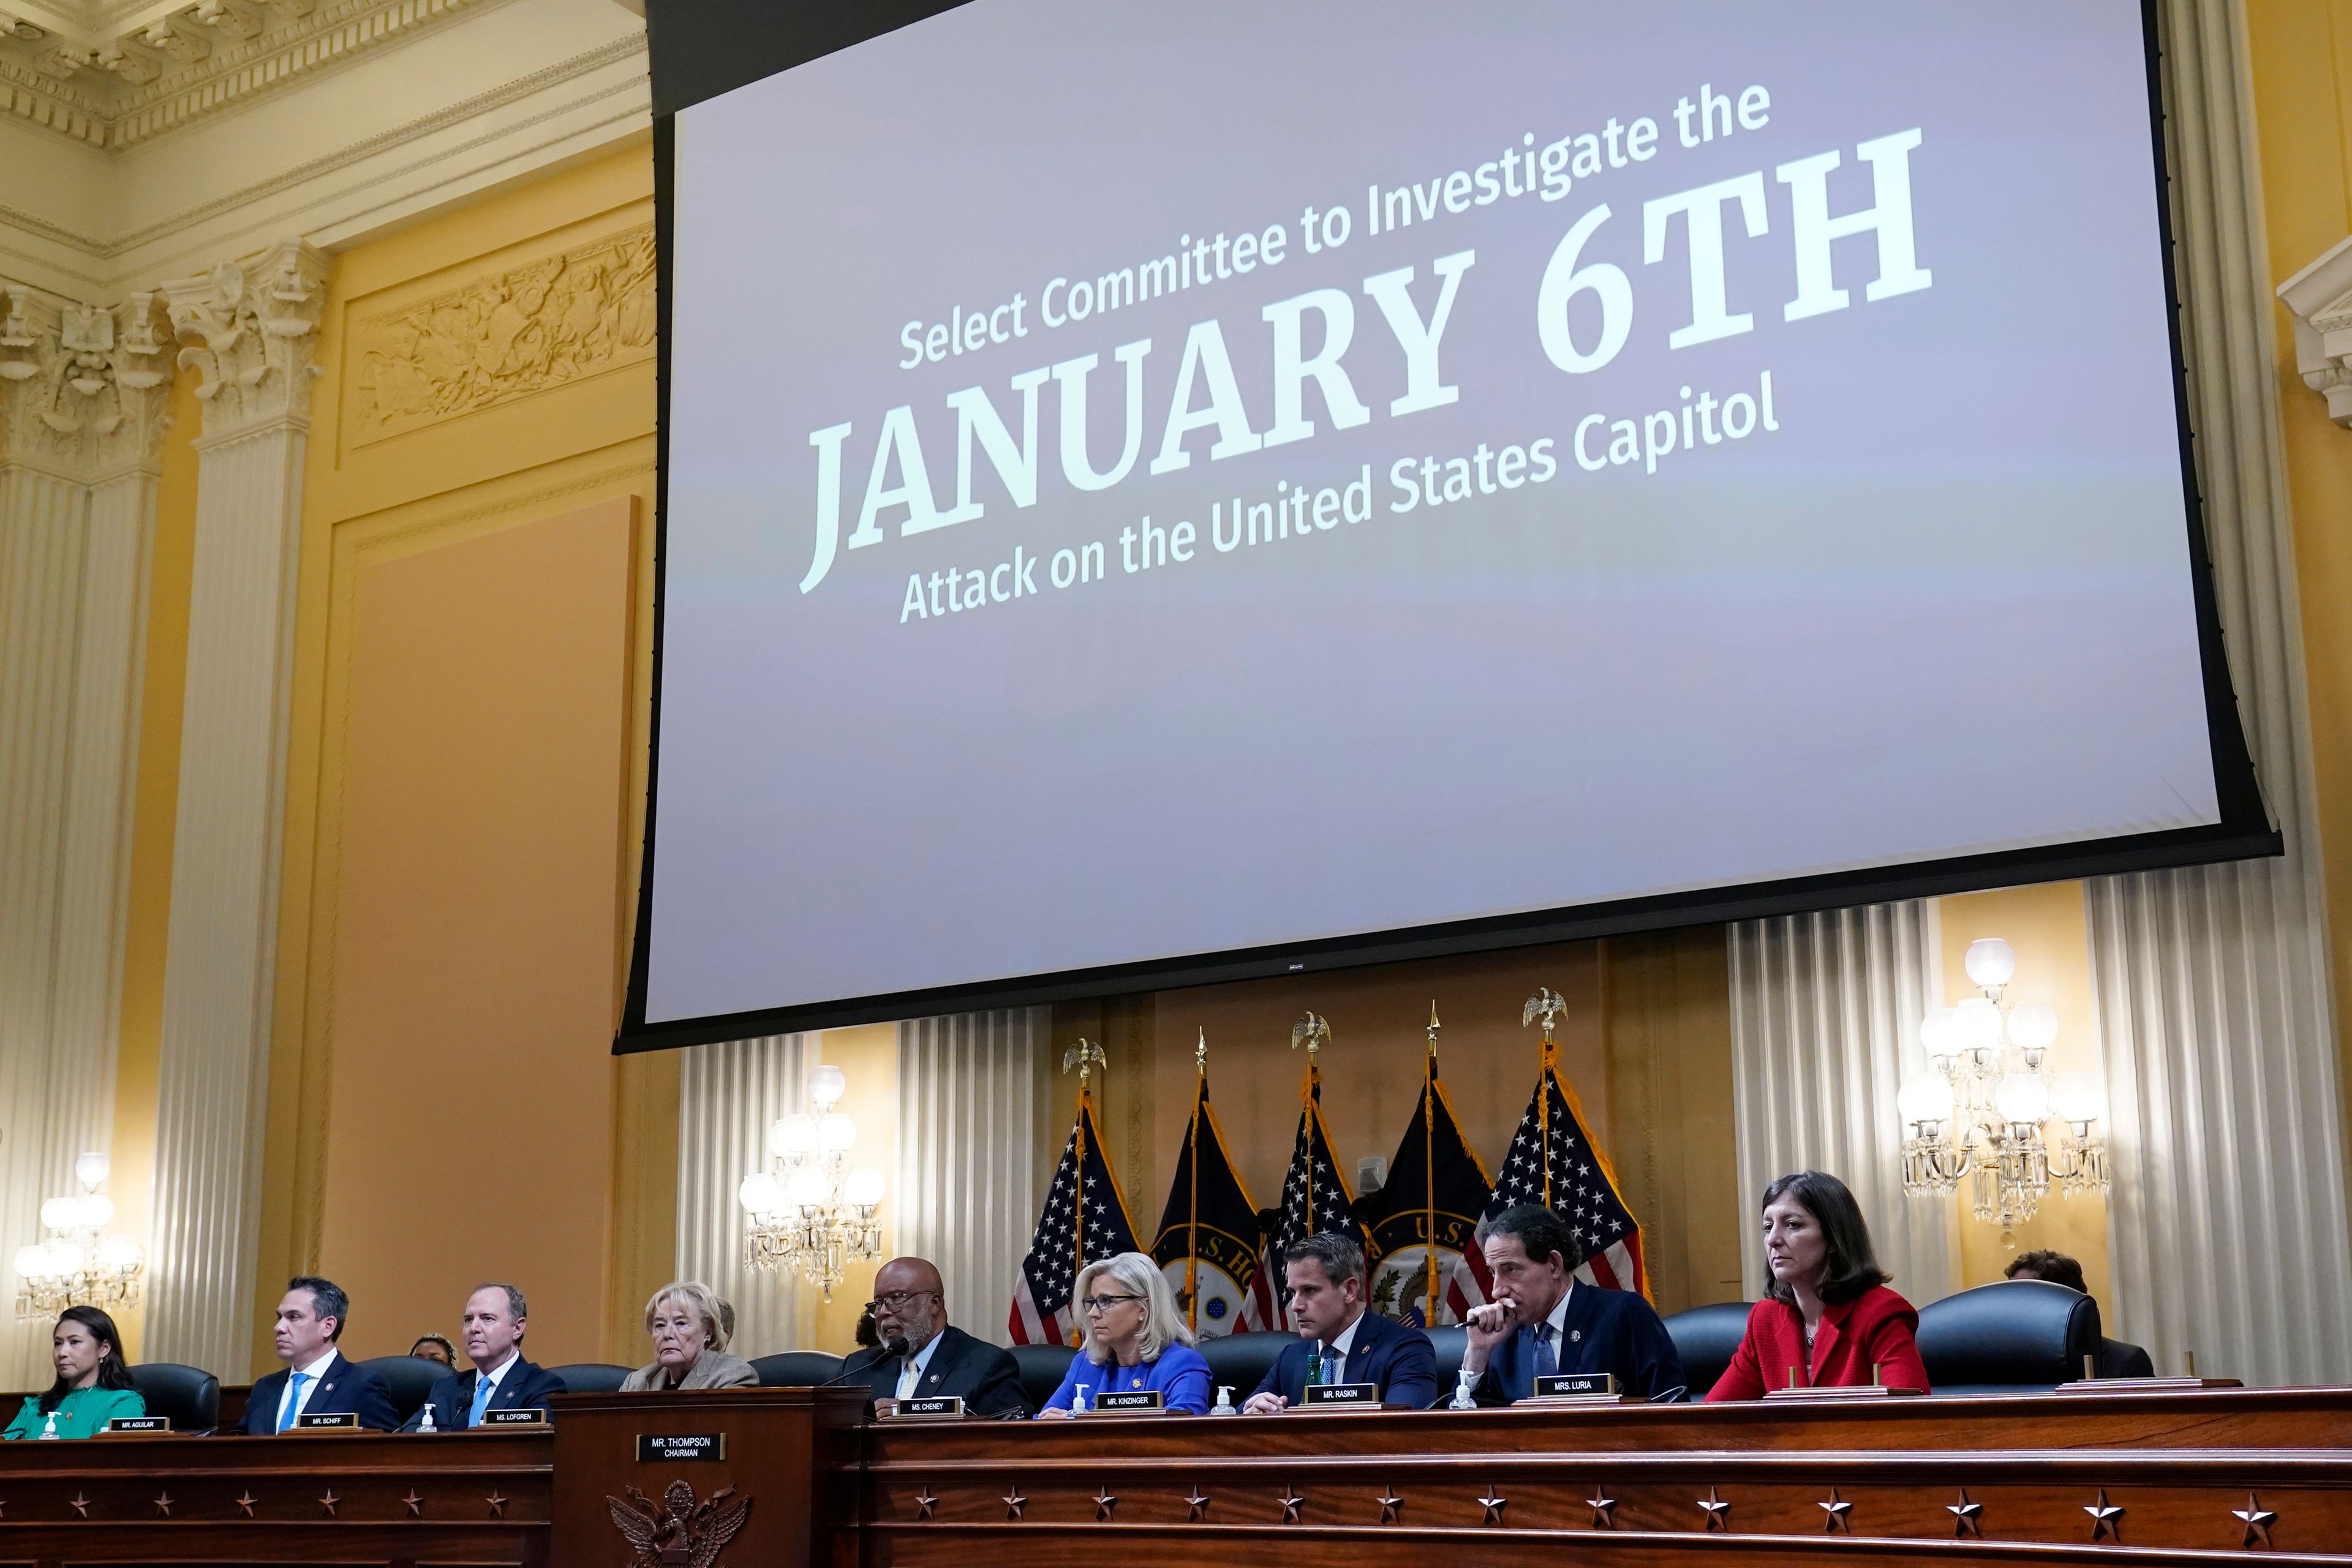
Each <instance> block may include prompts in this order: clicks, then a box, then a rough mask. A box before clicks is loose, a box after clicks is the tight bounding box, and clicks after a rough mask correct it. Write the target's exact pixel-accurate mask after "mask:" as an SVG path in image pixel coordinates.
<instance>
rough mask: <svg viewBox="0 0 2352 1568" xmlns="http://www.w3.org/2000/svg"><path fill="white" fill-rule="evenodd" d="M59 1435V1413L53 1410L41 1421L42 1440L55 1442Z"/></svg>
mask: <svg viewBox="0 0 2352 1568" xmlns="http://www.w3.org/2000/svg"><path fill="white" fill-rule="evenodd" d="M57 1436H58V1413H57V1412H56V1411H54V1410H52V1411H50V1412H49V1414H48V1419H47V1420H46V1421H44V1422H42V1423H41V1440H42V1441H44V1442H55V1441H56V1440H57Z"/></svg>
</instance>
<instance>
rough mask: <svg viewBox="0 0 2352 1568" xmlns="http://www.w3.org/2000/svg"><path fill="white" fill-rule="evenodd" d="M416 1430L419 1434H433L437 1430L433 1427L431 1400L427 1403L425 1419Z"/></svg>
mask: <svg viewBox="0 0 2352 1568" xmlns="http://www.w3.org/2000/svg"><path fill="white" fill-rule="evenodd" d="M416 1429H417V1430H418V1431H419V1432H431V1431H433V1430H435V1429H436V1428H435V1427H434V1425H433V1402H432V1401H431V1400H429V1399H428V1400H426V1401H425V1419H424V1420H423V1421H422V1422H421V1423H419V1424H418V1426H417V1428H416Z"/></svg>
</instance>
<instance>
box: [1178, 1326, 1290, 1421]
mask: <svg viewBox="0 0 2352 1568" xmlns="http://www.w3.org/2000/svg"><path fill="white" fill-rule="evenodd" d="M1297 1338H1298V1336H1297V1334H1285V1333H1260V1334H1220V1335H1218V1336H1217V1337H1216V1338H1214V1339H1204V1340H1202V1342H1201V1346H1200V1349H1201V1354H1202V1357H1203V1358H1204V1359H1205V1360H1206V1361H1207V1362H1208V1363H1209V1403H1210V1404H1211V1405H1215V1404H1216V1402H1217V1390H1218V1389H1219V1388H1221V1387H1223V1388H1231V1389H1232V1390H1233V1391H1234V1409H1236V1410H1238V1409H1240V1408H1241V1407H1242V1405H1244V1404H1245V1403H1246V1402H1247V1401H1248V1399H1249V1396H1250V1394H1252V1393H1254V1392H1255V1390H1256V1388H1257V1385H1258V1384H1261V1383H1263V1382H1264V1381H1265V1374H1266V1373H1269V1372H1271V1371H1272V1370H1273V1369H1274V1358H1275V1357H1276V1356H1278V1355H1280V1354H1281V1353H1282V1347H1283V1346H1285V1345H1286V1344H1290V1343H1292V1342H1296V1341H1297Z"/></svg>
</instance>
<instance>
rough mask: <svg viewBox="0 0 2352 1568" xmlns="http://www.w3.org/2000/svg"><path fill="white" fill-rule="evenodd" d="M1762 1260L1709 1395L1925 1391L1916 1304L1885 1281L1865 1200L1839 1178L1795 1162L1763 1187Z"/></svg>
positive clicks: (1712, 1399)
mask: <svg viewBox="0 0 2352 1568" xmlns="http://www.w3.org/2000/svg"><path fill="white" fill-rule="evenodd" d="M1764 1262H1765V1266H1766V1267H1767V1268H1769V1269H1770V1271H1771V1274H1772V1283H1771V1284H1770V1285H1769V1286H1768V1287H1767V1288H1766V1289H1765V1291H1764V1300H1761V1301H1759V1302H1757V1303H1756V1310H1754V1311H1752V1312H1750V1313H1748V1334H1747V1337H1746V1338H1744V1339H1742V1340H1741V1341H1740V1342H1739V1349H1738V1352H1737V1353H1735V1354H1734V1355H1733V1356H1732V1358H1731V1365H1730V1366H1728V1367H1727V1368H1726V1369H1725V1370H1724V1373H1723V1376H1722V1377H1720V1378H1718V1379H1717V1381H1716V1384H1715V1386H1714V1387H1713V1388H1712V1389H1710V1390H1708V1391H1707V1395H1706V1397H1707V1401H1708V1403H1710V1404H1712V1403H1714V1402H1715V1401H1717V1400H1724V1399H1760V1398H1762V1397H1763V1395H1764V1392H1765V1391H1766V1390H1767V1389H1771V1388H1787V1387H1790V1386H1792V1385H1794V1386H1799V1387H1804V1386H1811V1387H1819V1388H1858V1387H1866V1386H1868V1385H1869V1384H1873V1383H1883V1384H1886V1385H1887V1386H1888V1387H1890V1388H1916V1389H1919V1390H1921V1391H1922V1392H1925V1391H1926V1389H1927V1367H1926V1366H1924V1365H1922V1364H1921V1363H1920V1361H1919V1346H1918V1344H1917V1342H1916V1340H1915V1338H1914V1336H1915V1335H1916V1332H1917V1331H1918V1328H1919V1314H1918V1313H1917V1312H1916V1311H1914V1310H1912V1308H1911V1303H1910V1302H1908V1301H1906V1300H1904V1299H1903V1298H1902V1297H1900V1296H1898V1295H1896V1294H1895V1292H1894V1291H1892V1290H1889V1289H1887V1288H1886V1279H1887V1276H1886V1271H1885V1269H1883V1268H1879V1266H1878V1257H1877V1254H1875V1253H1874V1252H1873V1251H1872V1250H1871V1247H1870V1227H1869V1226H1867V1225H1865V1224H1864V1223H1863V1218H1862V1206H1861V1205H1859V1204H1856V1203H1855V1202H1854V1201H1853V1194H1852V1193H1850V1192H1848V1191H1847V1190H1846V1185H1845V1184H1844V1183H1843V1182H1841V1181H1839V1180H1838V1179H1837V1178H1836V1177H1835V1176H1830V1175H1824V1174H1822V1173H1821V1172H1819V1171H1801V1172H1799V1173H1797V1174H1795V1175H1792V1176H1783V1177H1781V1178H1780V1180H1779V1181H1777V1182H1774V1183H1773V1184H1771V1185H1770V1186H1769V1187H1767V1188H1765V1189H1764Z"/></svg>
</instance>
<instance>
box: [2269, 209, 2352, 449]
mask: <svg viewBox="0 0 2352 1568" xmlns="http://www.w3.org/2000/svg"><path fill="white" fill-rule="evenodd" d="M2278 297H2279V298H2280V299H2281V300H2284V301H2285V303H2286V308H2287V310H2288V311H2289V312H2290V313H2291V314H2293V315H2294V368H2295V373H2296V374H2299V375H2301V376H2302V377H2303V384H2304V385H2305V386H2307V387H2309V388H2311V390H2312V391H2314V392H2315V393H2317V394H2319V395H2320V396H2322V397H2324V398H2326V399H2327V416H2328V417H2329V418H2330V419H2333V420H2334V421H2336V424H2338V425H2341V426H2344V427H2345V428H2346V429H2347V430H2352V236H2347V237H2345V238H2343V239H2341V240H2338V241H2337V242H2336V244H2335V245H2334V246H2332V247H2329V248H2328V250H2327V251H2326V254H2324V255H2322V256H2321V257H2320V258H2319V259H2318V260H2316V261H2314V262H2313V263H2312V264H2311V265H2310V266H2308V267H2306V268H2304V269H2303V270H2302V271H2300V272H2298V273H2296V274H2295V275H2294V277H2292V278H2290V279H2287V280H2286V281H2285V282H2284V283H2282V284H2280V285H2279V286H2278Z"/></svg>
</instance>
